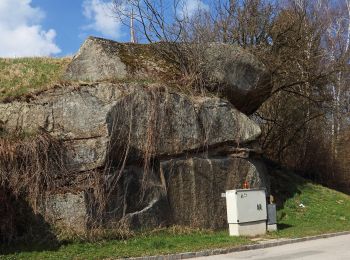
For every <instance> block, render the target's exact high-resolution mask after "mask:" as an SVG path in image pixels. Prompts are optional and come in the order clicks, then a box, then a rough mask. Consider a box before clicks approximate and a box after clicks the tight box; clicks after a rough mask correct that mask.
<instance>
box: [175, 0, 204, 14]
mask: <svg viewBox="0 0 350 260" xmlns="http://www.w3.org/2000/svg"><path fill="white" fill-rule="evenodd" d="M199 11H209V5H207V4H206V3H204V2H203V1H201V0H184V1H183V3H182V8H181V10H180V11H179V15H180V17H181V18H184V17H187V18H189V17H191V16H193V15H194V14H195V13H196V12H199Z"/></svg>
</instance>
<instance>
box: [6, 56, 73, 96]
mask: <svg viewBox="0 0 350 260" xmlns="http://www.w3.org/2000/svg"><path fill="white" fill-rule="evenodd" d="M70 60H71V59H70V58H15V59H9V58H0V101H3V100H6V99H8V98H12V97H17V96H22V95H26V94H30V93H33V92H37V91H42V90H44V89H47V88H50V86H53V85H54V84H56V83H59V82H60V77H61V75H62V73H63V72H64V70H65V68H66V66H67V64H68V63H69V62H70Z"/></svg>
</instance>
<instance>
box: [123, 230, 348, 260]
mask: <svg viewBox="0 0 350 260" xmlns="http://www.w3.org/2000/svg"><path fill="white" fill-rule="evenodd" d="M343 235H350V231H342V232H335V233H326V234H322V235H316V236H307V237H301V238H291V239H283V240H282V239H281V240H277V241H276V240H273V241H266V242H265V241H264V242H261V243H257V244H248V245H243V246H236V247H229V248H218V249H209V250H203V251H197V252H184V253H178V254H169V255H156V256H141V257H131V258H121V259H128V260H175V259H189V258H195V257H201V256H211V255H223V254H229V253H234V252H240V251H248V250H255V249H262V248H269V247H274V246H282V245H287V244H294V243H299V242H304V241H311V240H316V239H322V238H329V237H336V236H343Z"/></svg>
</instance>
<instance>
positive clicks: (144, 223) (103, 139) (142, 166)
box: [0, 38, 269, 234]
mask: <svg viewBox="0 0 350 260" xmlns="http://www.w3.org/2000/svg"><path fill="white" fill-rule="evenodd" d="M221 49H223V50H225V51H227V52H224V53H225V54H222V51H223V50H221ZM205 51H206V53H207V54H206V55H205V59H207V60H206V62H203V66H204V68H203V71H206V77H208V80H209V81H210V82H214V83H215V84H213V85H211V86H213V87H215V88H217V89H215V91H222V93H226V94H227V93H231V94H229V95H228V94H227V95H226V94H225V95H226V99H221V98H218V97H216V96H214V95H210V96H203V95H202V96H190V95H186V94H184V93H183V92H181V91H178V90H176V89H175V88H172V87H171V86H169V85H168V84H167V83H166V82H165V81H164V79H165V78H166V77H167V76H168V75H169V73H172V72H173V70H174V68H173V67H172V66H171V65H169V64H168V63H167V61H166V60H164V59H163V58H162V56H159V53H158V54H157V53H154V52H153V47H152V46H151V45H135V44H119V43H116V42H112V41H108V40H103V39H98V38H89V39H88V40H87V41H86V42H85V43H84V45H83V46H82V47H81V49H80V51H79V53H78V54H77V55H76V56H75V57H74V59H73V61H72V63H71V64H70V65H69V67H68V69H67V72H66V75H65V78H66V79H67V80H78V81H92V82H90V83H86V82H85V83H83V82H80V83H73V82H70V83H66V84H65V85H62V86H56V87H55V88H53V89H50V90H47V91H44V92H42V93H40V94H38V95H36V96H33V97H32V98H31V99H29V100H25V101H23V100H17V101H13V102H12V103H0V126H1V131H4V132H7V133H14V132H16V131H18V132H24V133H26V134H40V132H42V131H44V132H45V134H50V135H51V136H53V137H55V138H58V139H60V140H61V141H62V142H63V143H64V144H65V149H66V150H65V158H64V160H63V161H64V163H65V164H66V165H65V169H67V171H68V172H69V174H71V175H70V176H72V178H71V179H72V180H71V179H70V178H69V180H63V181H62V180H60V183H64V185H66V186H65V187H63V188H62V187H60V189H57V190H55V191H51V192H50V193H49V195H47V196H46V199H45V201H44V202H43V206H42V212H43V214H44V215H45V216H46V218H47V219H48V220H49V221H50V222H51V223H54V225H55V226H57V227H59V228H65V229H69V230H70V231H72V232H73V233H79V234H84V233H86V231H87V230H88V229H89V228H91V227H92V226H93V223H94V221H95V222H98V223H99V224H101V225H103V226H104V227H108V228H113V227H115V225H119V224H120V223H124V224H127V225H129V226H130V227H132V228H152V227H157V226H159V225H168V224H179V225H191V226H197V227H205V228H222V227H224V226H225V225H226V219H225V218H226V214H225V204H224V200H223V199H222V198H221V193H223V192H225V190H227V189H235V188H240V187H241V185H242V183H243V182H244V181H248V182H249V184H250V186H251V187H266V188H268V186H269V182H268V180H267V179H266V170H265V168H264V165H263V164H262V163H261V161H259V159H258V156H257V151H258V149H256V142H255V141H256V139H257V138H258V137H259V135H260V133H261V131H260V128H259V126H258V125H257V124H256V123H255V122H253V121H252V120H251V119H249V117H247V116H246V115H245V114H244V113H242V112H241V111H239V110H238V109H237V108H236V107H235V106H234V105H233V104H238V103H239V102H242V104H243V105H245V104H248V101H244V100H245V98H247V97H249V95H251V94H252V93H257V92H256V91H257V90H258V89H259V88H260V85H261V82H262V81H264V80H265V78H266V75H265V74H266V71H265V69H264V68H263V66H262V65H261V64H260V63H259V62H257V61H256V60H255V58H254V57H253V56H251V55H250V54H248V53H246V52H245V51H243V50H241V49H239V48H236V47H232V46H230V47H228V46H225V45H208V48H206V49H205ZM136 54H137V55H136ZM210 66H214V67H213V68H211V67H210ZM174 75H175V76H177V75H176V73H175V74H174ZM130 76H132V77H135V78H136V79H137V78H145V77H146V78H147V77H148V78H152V77H154V78H157V82H158V83H150V82H148V83H145V82H143V83H141V82H140V81H138V80H133V81H128V80H126V79H128V78H129V77H130ZM115 79H118V80H119V81H115ZM158 79H162V80H158ZM231 90H232V91H231ZM230 91H231V92H230ZM259 91H260V90H259ZM230 95H231V96H230ZM236 98H237V100H236V101H234V99H236ZM259 102H260V101H259ZM253 103H254V106H256V105H257V104H258V103H256V102H253ZM243 105H240V106H239V108H240V109H242V110H244V109H243V107H244V106H243ZM254 106H249V109H251V108H252V107H254ZM247 111H248V110H246V111H245V112H247ZM249 111H251V110H249ZM252 155H253V156H252ZM63 176H67V174H66V172H65V175H63ZM79 176H83V177H81V178H80V177H79ZM91 176H95V177H96V176H97V177H96V178H95V179H92V178H91V179H90V177H91ZM74 185H75V186H74ZM96 187H99V188H101V187H102V189H101V190H97V188H96ZM75 188H76V189H75ZM104 192H105V193H104ZM43 195H44V194H43ZM101 198H102V199H103V200H102V199H101ZM101 205H103V207H101V208H103V212H102V213H101V214H99V215H98V216H97V213H96V212H97V209H96V207H99V206H101ZM99 213H100V212H99Z"/></svg>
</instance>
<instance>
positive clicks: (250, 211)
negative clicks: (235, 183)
mask: <svg viewBox="0 0 350 260" xmlns="http://www.w3.org/2000/svg"><path fill="white" fill-rule="evenodd" d="M225 197H226V205H227V221H228V224H229V231H230V236H256V235H262V234H265V233H266V220H267V210H266V192H265V189H239V190H228V191H226V193H225Z"/></svg>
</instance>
